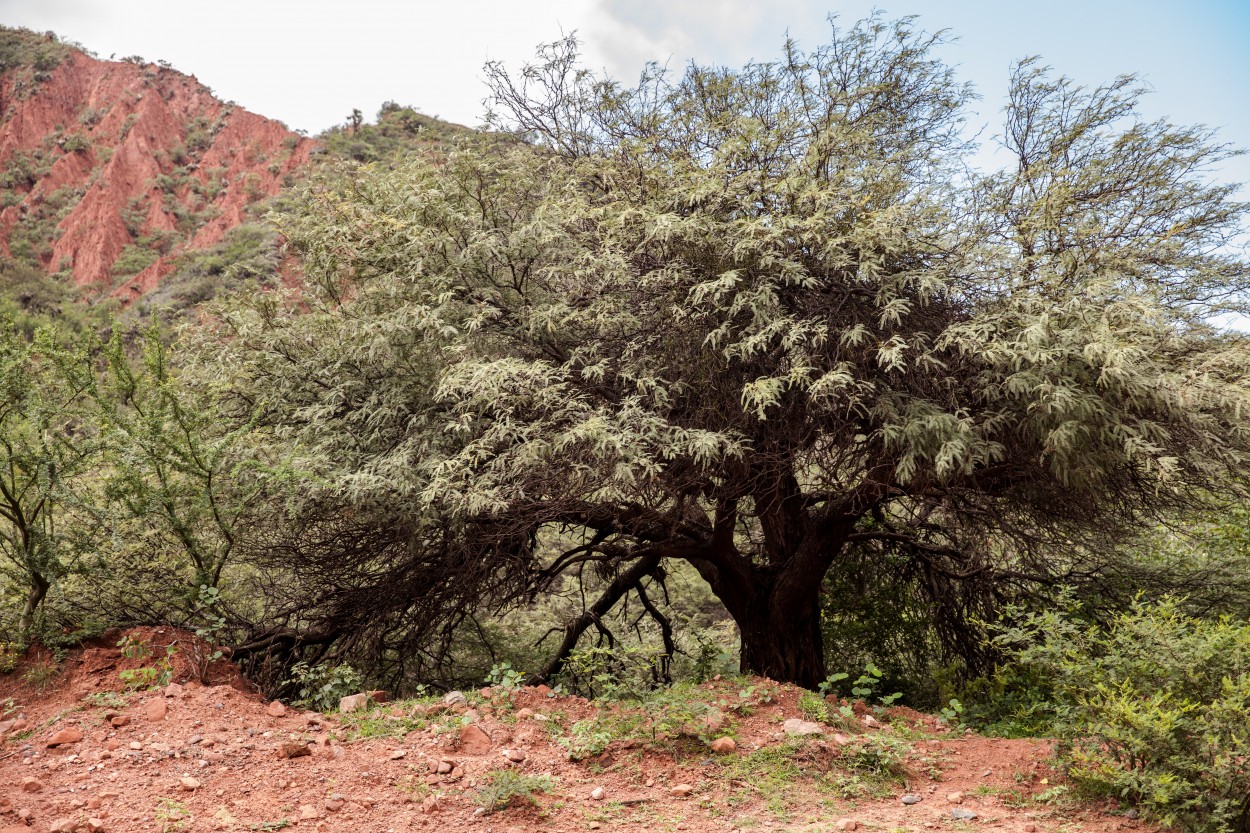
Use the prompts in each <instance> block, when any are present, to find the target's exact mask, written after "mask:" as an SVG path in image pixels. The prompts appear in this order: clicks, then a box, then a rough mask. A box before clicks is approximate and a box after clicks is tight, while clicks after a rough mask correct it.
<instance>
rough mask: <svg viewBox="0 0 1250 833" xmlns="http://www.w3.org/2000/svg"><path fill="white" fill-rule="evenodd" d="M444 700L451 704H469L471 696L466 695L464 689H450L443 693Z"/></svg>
mask: <svg viewBox="0 0 1250 833" xmlns="http://www.w3.org/2000/svg"><path fill="white" fill-rule="evenodd" d="M443 702H444V703H446V704H447V705H449V706H463V705H466V704H468V702H469V698H468V697H465V696H464V692H463V691H449V692H447V693H446V694H444V695H443Z"/></svg>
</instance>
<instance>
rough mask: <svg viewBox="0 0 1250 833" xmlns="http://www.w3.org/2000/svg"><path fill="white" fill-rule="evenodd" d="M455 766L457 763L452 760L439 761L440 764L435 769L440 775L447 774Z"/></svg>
mask: <svg viewBox="0 0 1250 833" xmlns="http://www.w3.org/2000/svg"><path fill="white" fill-rule="evenodd" d="M455 766H456V765H455V764H453V763H452V762H451V761H439V762H438V766H437V767H436V768H435V770H434V771H435V772H437V773H438V774H439V775H446V774H447V773H449V772H451V771H452V769H454V768H455Z"/></svg>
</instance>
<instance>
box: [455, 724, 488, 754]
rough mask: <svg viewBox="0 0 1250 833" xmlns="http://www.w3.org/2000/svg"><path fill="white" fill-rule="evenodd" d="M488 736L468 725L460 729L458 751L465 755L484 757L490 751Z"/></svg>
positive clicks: (477, 727) (475, 727) (479, 728)
mask: <svg viewBox="0 0 1250 833" xmlns="http://www.w3.org/2000/svg"><path fill="white" fill-rule="evenodd" d="M491 746H492V744H491V741H490V735H488V734H486V733H485V732H484V731H482V729H481V727H480V726H474V725H473V724H472V723H470V724H469V725H468V726H463V727H461V729H460V751H461V752H463V753H464V754H466V755H485V754H486V753H488V752H490V750H491Z"/></svg>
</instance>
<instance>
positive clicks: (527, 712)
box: [516, 708, 534, 720]
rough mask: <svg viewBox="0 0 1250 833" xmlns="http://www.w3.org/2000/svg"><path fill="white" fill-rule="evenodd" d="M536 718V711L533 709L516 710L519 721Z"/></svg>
mask: <svg viewBox="0 0 1250 833" xmlns="http://www.w3.org/2000/svg"><path fill="white" fill-rule="evenodd" d="M533 716H534V710H533V709H531V708H520V709H517V710H516V719H517V720H529V719H530V718H531V717H533Z"/></svg>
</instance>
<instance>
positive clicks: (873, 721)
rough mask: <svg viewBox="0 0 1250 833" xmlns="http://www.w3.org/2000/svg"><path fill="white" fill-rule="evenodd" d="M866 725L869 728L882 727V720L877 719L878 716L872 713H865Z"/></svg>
mask: <svg viewBox="0 0 1250 833" xmlns="http://www.w3.org/2000/svg"><path fill="white" fill-rule="evenodd" d="M864 725H865V726H867V727H868V728H869V729H880V728H881V721H880V720H877V718H875V717H873V716H872V715H870V714H866V715H864Z"/></svg>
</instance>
